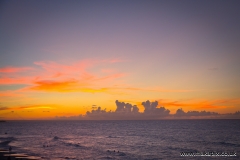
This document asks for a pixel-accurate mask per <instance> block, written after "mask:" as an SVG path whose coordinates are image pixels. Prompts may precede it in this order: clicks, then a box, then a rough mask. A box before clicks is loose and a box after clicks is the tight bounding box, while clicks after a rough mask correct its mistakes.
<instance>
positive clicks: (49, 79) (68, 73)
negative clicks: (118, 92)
mask: <svg viewBox="0 0 240 160" xmlns="http://www.w3.org/2000/svg"><path fill="white" fill-rule="evenodd" d="M120 61H121V60H120V59H105V60H82V61H78V62H74V63H71V64H61V63H57V62H53V61H40V62H34V64H35V65H36V68H35V70H34V72H31V73H29V74H27V76H26V74H24V75H22V74H16V73H15V72H14V71H22V70H24V71H25V70H26V71H27V70H29V69H30V67H23V68H16V67H15V68H14V67H11V68H1V71H4V72H9V74H8V75H3V74H1V73H0V85H10V84H26V85H28V87H26V88H25V89H23V90H22V91H30V90H33V91H46V92H91V93H95V92H105V91H106V90H110V89H109V87H110V85H109V82H111V81H114V80H115V79H118V78H120V77H123V76H124V75H125V74H124V73H118V72H116V71H113V70H112V72H106V73H102V72H101V67H100V68H99V67H97V68H98V72H99V73H101V74H99V73H98V72H97V73H96V71H95V72H90V71H87V70H88V69H90V68H92V67H96V66H101V65H103V64H104V65H106V64H111V63H117V62H120ZM37 66H40V68H39V67H38V68H37ZM107 88H108V89H107Z"/></svg>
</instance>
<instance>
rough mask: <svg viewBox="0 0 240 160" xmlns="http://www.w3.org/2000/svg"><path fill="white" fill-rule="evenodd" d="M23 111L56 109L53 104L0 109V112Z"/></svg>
mask: <svg viewBox="0 0 240 160" xmlns="http://www.w3.org/2000/svg"><path fill="white" fill-rule="evenodd" d="M24 109H30V110H34V109H56V105H53V104H42V105H26V106H15V107H0V110H13V111H14V110H24Z"/></svg>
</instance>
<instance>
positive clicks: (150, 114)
mask: <svg viewBox="0 0 240 160" xmlns="http://www.w3.org/2000/svg"><path fill="white" fill-rule="evenodd" d="M115 103H116V107H117V108H116V110H115V111H107V110H106V109H102V108H101V107H92V110H91V111H87V112H86V114H85V115H79V116H72V117H58V116H56V119H69V120H70V119H72V120H77V119H78V120H157V119H166V118H167V119H190V118H199V119H204V118H205V119H210V118H215V119H240V111H238V112H235V113H230V114H219V113H216V112H208V111H188V112H185V111H183V110H182V109H178V110H177V111H176V113H175V114H170V110H169V109H166V108H165V107H158V102H157V101H155V102H150V101H149V100H147V101H145V102H142V105H143V107H144V111H143V112H139V108H138V107H137V106H136V105H132V104H130V103H125V102H120V101H118V100H116V101H115Z"/></svg>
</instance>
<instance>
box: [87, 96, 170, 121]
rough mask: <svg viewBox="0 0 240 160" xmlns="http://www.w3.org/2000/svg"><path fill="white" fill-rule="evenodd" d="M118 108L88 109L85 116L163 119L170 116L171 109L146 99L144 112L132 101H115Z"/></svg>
mask: <svg viewBox="0 0 240 160" xmlns="http://www.w3.org/2000/svg"><path fill="white" fill-rule="evenodd" d="M115 103H116V106H117V108H116V110H115V111H106V109H101V107H98V108H96V109H95V108H94V109H92V110H91V111H87V113H86V115H85V116H84V118H85V119H102V120H104V119H108V120H137V119H162V118H164V117H167V116H169V112H170V111H169V110H167V109H165V108H164V107H160V108H157V105H158V103H157V102H150V101H146V102H143V103H142V104H143V105H144V107H145V110H144V112H143V113H141V112H139V108H138V107H137V106H136V105H132V104H130V103H125V102H120V101H118V100H116V101H115Z"/></svg>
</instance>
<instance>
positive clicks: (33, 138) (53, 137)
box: [0, 120, 240, 159]
mask: <svg viewBox="0 0 240 160" xmlns="http://www.w3.org/2000/svg"><path fill="white" fill-rule="evenodd" d="M125 123H127V125H125ZM196 124H197V127H196ZM206 124H207V125H206ZM219 124H221V125H219ZM237 124H238V123H229V122H228V121H221V123H219V122H217V121H207V120H205V121H203V120H202V121H201V120H195V121H174V120H173V121H139V122H138V121H134V122H132V121H126V122H122V121H119V122H114V125H112V123H110V122H89V123H88V122H77V121H75V122H74V121H73V122H64V121H61V122H60V121H59V122H34V123H31V122H18V123H17V122H13V123H12V124H11V125H9V126H5V127H3V130H8V132H9V135H3V133H1V134H2V135H1V134H0V141H4V140H6V138H8V136H10V135H11V136H12V137H13V139H12V141H11V143H10V145H11V146H13V150H18V151H19V152H20V153H27V154H30V155H34V156H41V157H50V158H51V159H62V158H64V157H72V158H74V157H75V158H76V159H78V158H79V159H80V158H85V159H93V158H96V159H98V158H102V159H107V157H108V158H112V159H134V158H135V159H147V158H152V159H154V158H163V159H164V157H165V158H166V157H168V158H169V157H171V159H174V158H175V157H176V155H177V156H178V154H179V152H180V151H184V150H186V149H191V150H192V151H194V150H197V149H198V150H199V149H200V150H201V149H204V148H206V146H207V147H208V148H207V149H209V150H210V149H215V150H216V149H219V150H224V149H228V150H229V149H235V150H237V151H240V145H235V144H240V140H239V138H238V137H237V136H234V135H235V134H234V133H237V130H236V128H237V127H236V125H237ZM98 125H100V126H101V127H97V126H98ZM93 126H94V127H93ZM182 126H185V127H182ZM208 127H209V129H208ZM66 128H67V129H66ZM81 128H83V129H81ZM201 128H202V129H201ZM203 128H204V130H203ZM226 128H227V129H226ZM219 131H221V132H219ZM20 133H21V134H20ZM230 133H231V134H230ZM216 135H217V136H216ZM229 135H232V136H231V137H229ZM199 137H201V138H199ZM221 138H222V139H227V141H226V142H225V141H223V140H222V139H221ZM43 145H45V147H43ZM46 146H47V147H46ZM108 150H109V152H107V151H108ZM114 150H115V152H114ZM118 151H119V152H118Z"/></svg>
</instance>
